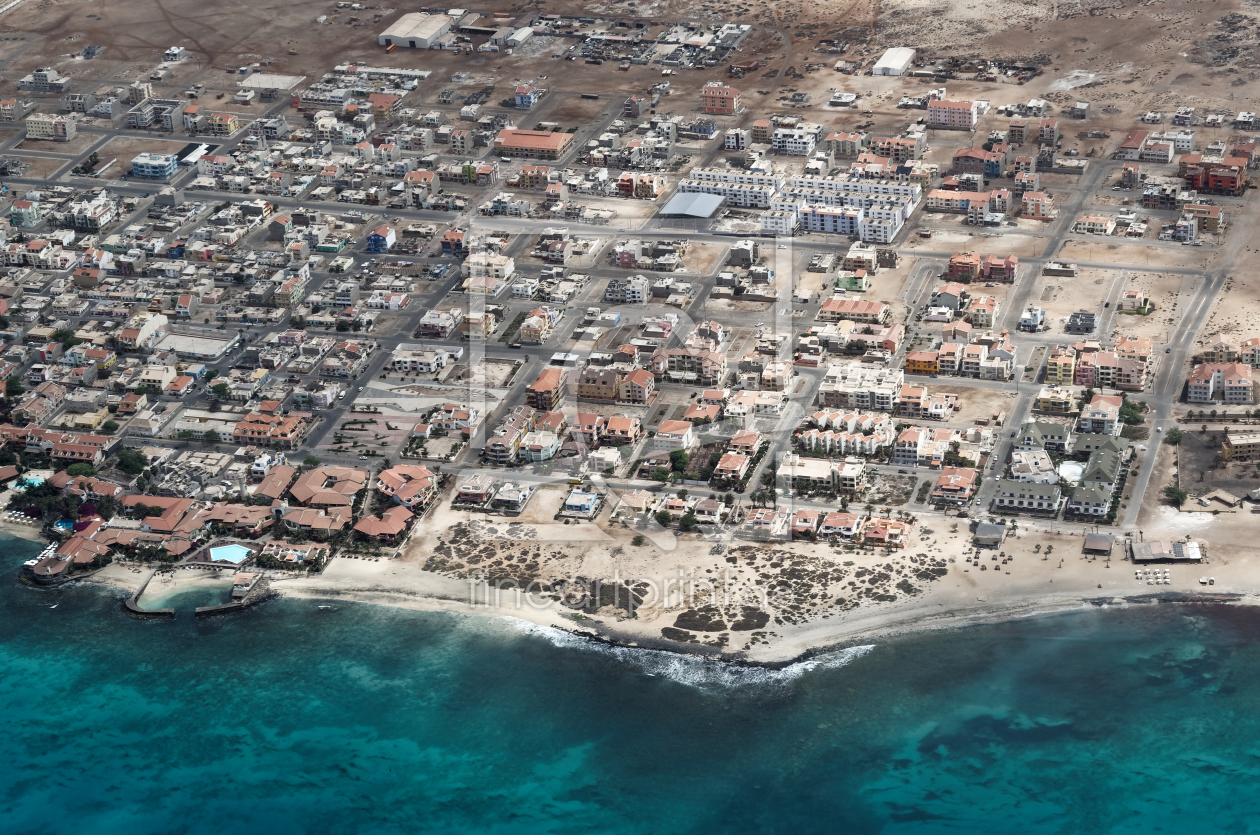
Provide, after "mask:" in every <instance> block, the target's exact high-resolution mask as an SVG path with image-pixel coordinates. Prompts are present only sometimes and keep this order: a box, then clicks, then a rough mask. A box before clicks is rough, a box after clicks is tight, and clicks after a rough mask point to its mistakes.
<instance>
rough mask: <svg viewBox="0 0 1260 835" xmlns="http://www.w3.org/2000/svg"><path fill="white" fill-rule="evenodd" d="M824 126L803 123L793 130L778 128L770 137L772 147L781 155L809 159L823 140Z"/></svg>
mask: <svg viewBox="0 0 1260 835" xmlns="http://www.w3.org/2000/svg"><path fill="white" fill-rule="evenodd" d="M822 132H823V129H822V125H818V124H814V123H813V122H802V123H801V124H799V125H797V126H796V127H793V128H786V127H785V128H777V129H776V130H775V132H774V133H773V134H772V135H771V136H770V147H772V148H774V150H775V151H776V152H778V153H780V154H790V155H792V156H798V157H807V156H809V155H810V154H812V153H813V152H814V146H815V145H817V144H818V142H819V140H821V139H822Z"/></svg>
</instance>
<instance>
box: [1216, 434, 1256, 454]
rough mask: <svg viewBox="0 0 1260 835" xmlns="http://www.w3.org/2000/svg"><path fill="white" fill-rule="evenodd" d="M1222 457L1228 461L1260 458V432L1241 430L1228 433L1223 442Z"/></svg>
mask: <svg viewBox="0 0 1260 835" xmlns="http://www.w3.org/2000/svg"><path fill="white" fill-rule="evenodd" d="M1221 457H1222V458H1224V459H1225V460H1226V461H1255V460H1257V459H1260V432H1240V433H1238V434H1235V435H1228V434H1227V435H1226V436H1225V440H1224V441H1222V442H1221Z"/></svg>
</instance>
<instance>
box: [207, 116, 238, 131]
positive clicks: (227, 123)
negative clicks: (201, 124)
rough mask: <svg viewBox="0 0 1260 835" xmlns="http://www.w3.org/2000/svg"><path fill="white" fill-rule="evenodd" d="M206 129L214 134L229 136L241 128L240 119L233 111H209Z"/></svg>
mask: <svg viewBox="0 0 1260 835" xmlns="http://www.w3.org/2000/svg"><path fill="white" fill-rule="evenodd" d="M206 129H207V132H209V133H211V134H213V135H215V136H231V135H232V134H234V133H236V132H237V131H238V130H240V129H241V121H240V119H237V118H236V114H234V113H211V114H210V118H209V119H207V120H206Z"/></svg>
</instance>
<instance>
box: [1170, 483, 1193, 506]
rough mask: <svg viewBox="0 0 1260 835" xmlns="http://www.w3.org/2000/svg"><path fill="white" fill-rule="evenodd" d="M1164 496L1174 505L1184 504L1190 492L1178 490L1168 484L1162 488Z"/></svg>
mask: <svg viewBox="0 0 1260 835" xmlns="http://www.w3.org/2000/svg"><path fill="white" fill-rule="evenodd" d="M1164 498H1166V499H1168V500H1169V501H1170V502H1172V503H1173V504H1175V505H1182V504H1185V502H1186V499H1188V498H1190V494H1189V493H1187V492H1186V491H1185V490H1178V489H1177V488H1176V487H1173V486H1172V485H1171V484H1170V485H1168V486H1167V487H1165V488H1164Z"/></svg>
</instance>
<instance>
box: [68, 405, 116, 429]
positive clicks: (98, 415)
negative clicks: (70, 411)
mask: <svg viewBox="0 0 1260 835" xmlns="http://www.w3.org/2000/svg"><path fill="white" fill-rule="evenodd" d="M108 417H109V410H108V409H101V410H100V411H98V412H87V413H86V414H82V415H75V416H74V422H73V424H72V426H73V427H74V428H75V429H95V428H96V427H98V426H100V425H101V424H102V423H104V422H105V420H106V418H108Z"/></svg>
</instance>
